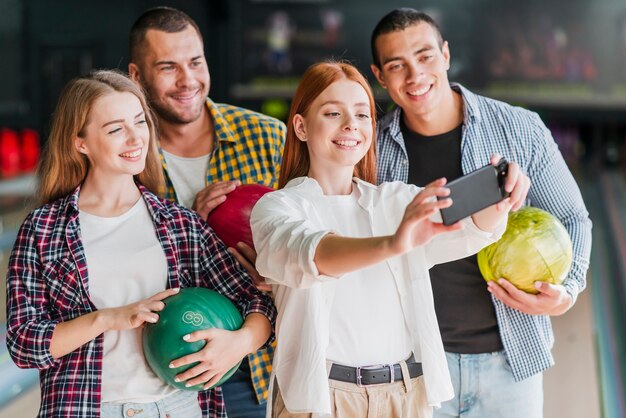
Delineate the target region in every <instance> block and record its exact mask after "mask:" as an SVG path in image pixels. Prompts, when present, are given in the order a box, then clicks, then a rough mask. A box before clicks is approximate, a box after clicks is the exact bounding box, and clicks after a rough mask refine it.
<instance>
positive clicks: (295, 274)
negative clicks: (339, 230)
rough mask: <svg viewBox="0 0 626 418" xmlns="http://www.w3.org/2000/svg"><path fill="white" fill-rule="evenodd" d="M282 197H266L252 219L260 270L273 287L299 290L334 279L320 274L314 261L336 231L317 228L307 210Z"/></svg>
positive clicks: (257, 265)
mask: <svg viewBox="0 0 626 418" xmlns="http://www.w3.org/2000/svg"><path fill="white" fill-rule="evenodd" d="M278 194H279V193H269V194H267V195H265V196H263V197H262V198H261V199H260V200H259V201H258V202H257V204H256V205H255V206H254V209H253V210H252V214H251V216H250V226H251V229H252V236H253V241H254V247H255V249H256V252H257V259H256V268H257V270H258V271H259V273H260V274H261V275H262V276H264V277H266V278H267V281H268V283H270V284H280V285H284V286H288V287H292V288H299V289H301V288H308V287H310V286H312V285H314V284H315V283H319V282H321V281H328V280H334V279H335V278H334V277H330V276H325V275H322V274H320V273H319V271H318V269H317V266H316V265H315V261H314V257H315V251H316V249H317V246H318V245H319V243H320V241H321V240H322V238H324V236H326V235H327V234H329V233H331V232H332V231H331V230H324V229H320V228H315V226H314V225H313V223H312V222H311V220H310V219H309V218H308V214H307V213H306V210H305V209H304V208H302V207H299V206H298V205H296V204H294V202H292V201H291V200H290V199H289V198H286V197H284V195H283V196H280V197H279V196H277V195H278Z"/></svg>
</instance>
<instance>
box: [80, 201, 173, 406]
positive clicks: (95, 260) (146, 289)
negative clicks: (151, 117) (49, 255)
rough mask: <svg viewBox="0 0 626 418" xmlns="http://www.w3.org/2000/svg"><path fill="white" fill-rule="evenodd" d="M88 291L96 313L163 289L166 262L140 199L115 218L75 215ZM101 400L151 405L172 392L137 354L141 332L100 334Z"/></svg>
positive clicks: (139, 352)
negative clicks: (83, 255) (85, 265)
mask: <svg viewBox="0 0 626 418" xmlns="http://www.w3.org/2000/svg"><path fill="white" fill-rule="evenodd" d="M79 222H80V228H81V237H82V241H83V246H84V249H85V257H86V259H87V270H88V272H89V293H90V296H91V300H92V301H93V303H94V305H96V307H97V308H98V309H103V308H114V307H120V306H124V305H128V304H131V303H134V302H137V301H139V300H141V299H145V298H148V297H150V296H152V295H154V294H155V293H158V292H161V291H163V290H165V288H166V285H167V262H166V260H165V254H164V253H163V249H162V248H161V245H160V243H159V241H158V239H157V236H156V232H155V230H154V225H153V223H152V218H151V217H150V213H149V212H148V208H147V206H146V203H145V202H144V200H143V199H141V198H140V199H139V201H138V202H137V203H136V204H135V205H134V206H133V207H132V208H131V209H130V210H128V211H127V212H126V213H124V214H123V215H121V216H115V217H111V218H103V217H100V216H95V215H91V214H89V213H86V212H83V211H81V212H80V214H79ZM103 350H104V356H103V359H102V402H112V403H124V402H156V401H158V400H159V399H162V398H164V397H165V396H167V395H170V394H172V393H174V392H176V391H177V389H175V388H174V387H172V386H169V385H167V384H166V383H164V382H163V381H161V379H159V378H158V377H157V376H156V375H155V374H154V373H153V372H152V370H151V369H150V366H148V363H147V362H146V359H145V357H144V355H143V348H142V335H141V329H133V330H125V331H107V332H105V333H104V345H103Z"/></svg>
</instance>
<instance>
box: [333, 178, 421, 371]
mask: <svg viewBox="0 0 626 418" xmlns="http://www.w3.org/2000/svg"><path fill="white" fill-rule="evenodd" d="M353 189H354V190H353V192H352V194H351V195H348V196H325V197H324V201H325V212H326V213H325V215H326V221H327V227H328V228H329V229H331V230H333V231H335V232H336V233H338V234H339V235H341V236H345V237H353V238H365V237H371V236H372V231H371V228H370V226H369V215H368V213H367V211H366V210H365V209H363V208H362V207H360V206H359V204H358V197H359V190H358V188H357V187H356V185H354V187H353ZM329 336H330V338H329V343H328V348H327V349H326V358H327V359H328V360H331V361H333V362H335V363H339V364H345V365H348V366H355V367H356V366H369V365H375V364H393V363H397V362H399V361H400V360H404V359H406V358H407V357H408V356H409V355H410V354H411V350H412V348H411V347H412V344H411V335H410V334H409V330H408V328H407V326H406V322H405V320H404V314H403V312H402V304H401V303H400V294H399V293H398V287H397V286H396V283H395V282H394V279H393V276H392V275H391V274H390V273H389V268H388V267H387V264H386V263H378V264H375V265H373V266H370V267H367V268H363V269H360V270H356V271H354V272H351V273H348V274H345V275H344V276H342V277H341V280H338V281H337V286H336V288H335V296H334V299H333V303H332V308H331V312H330V334H329Z"/></svg>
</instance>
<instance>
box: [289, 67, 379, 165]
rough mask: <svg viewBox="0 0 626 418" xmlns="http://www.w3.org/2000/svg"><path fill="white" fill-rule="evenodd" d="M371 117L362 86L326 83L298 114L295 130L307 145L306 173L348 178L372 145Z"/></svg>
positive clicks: (295, 120)
mask: <svg viewBox="0 0 626 418" xmlns="http://www.w3.org/2000/svg"><path fill="white" fill-rule="evenodd" d="M371 118H372V115H371V112H370V101H369V96H368V95H367V93H366V91H365V89H364V88H363V87H362V86H361V85H360V84H359V83H357V82H355V81H351V80H348V79H340V80H338V81H335V82H334V83H332V84H331V85H329V86H328V87H327V88H326V89H324V91H322V93H321V94H320V95H319V96H317V98H316V99H315V100H314V101H313V102H312V103H311V107H310V108H309V110H308V111H307V112H306V114H305V115H300V114H297V115H296V116H295V117H294V121H293V123H294V129H295V133H296V135H297V136H298V138H299V139H300V140H301V141H306V144H307V149H308V151H309V156H310V167H309V176H310V177H313V178H320V177H322V176H329V175H331V176H332V175H334V174H337V173H339V172H342V173H349V176H350V177H351V176H352V172H353V170H354V166H355V165H356V164H357V163H358V162H359V161H360V160H361V159H362V158H363V156H364V155H365V153H366V152H367V151H368V149H369V147H370V146H371V144H372V137H373V135H374V131H373V128H372V120H371Z"/></svg>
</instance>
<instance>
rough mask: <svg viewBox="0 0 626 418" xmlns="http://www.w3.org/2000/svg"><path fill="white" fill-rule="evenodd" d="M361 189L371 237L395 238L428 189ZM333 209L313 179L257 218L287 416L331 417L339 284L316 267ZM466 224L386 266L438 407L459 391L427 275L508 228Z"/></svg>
mask: <svg viewBox="0 0 626 418" xmlns="http://www.w3.org/2000/svg"><path fill="white" fill-rule="evenodd" d="M354 182H355V184H356V187H358V189H359V195H360V197H359V200H358V204H359V205H360V206H361V208H363V209H365V210H366V211H367V213H368V214H369V222H370V225H369V226H370V228H371V231H372V236H384V235H390V234H393V233H394V232H395V231H396V229H397V227H398V225H399V224H400V221H401V220H402V217H403V215H404V210H405V208H406V205H407V204H408V203H409V202H410V201H411V200H412V199H413V198H414V197H415V195H417V193H419V191H420V190H421V189H420V188H418V187H416V186H413V185H408V184H405V183H402V182H393V183H384V184H381V185H380V186H374V185H372V184H369V183H367V182H364V181H362V180H359V179H354ZM326 202H327V196H325V195H324V193H323V191H322V189H321V187H320V186H319V184H318V183H317V182H316V181H315V180H314V179H311V178H308V177H300V178H297V179H294V180H292V181H290V182H289V183H288V184H287V185H286V186H285V188H284V189H282V190H278V191H275V192H271V193H268V194H266V195H264V196H263V197H262V198H261V199H260V200H259V201H258V203H257V204H256V206H255V207H254V209H253V210H252V214H251V217H250V224H251V228H252V234H253V240H254V246H255V248H256V250H257V260H256V268H257V270H258V271H259V273H260V274H261V275H262V276H264V277H266V278H267V281H268V283H270V284H272V287H273V292H274V298H275V303H276V306H277V308H278V318H277V322H276V336H277V348H276V352H275V355H274V363H273V371H272V374H273V376H275V378H276V379H277V380H278V385H279V387H280V391H281V395H282V397H283V400H284V402H285V406H286V407H287V409H288V410H289V411H290V412H293V413H301V412H309V413H313V414H314V417H325V416H330V397H329V389H328V374H327V373H328V372H327V370H326V350H327V347H328V343H329V329H330V319H329V318H330V312H331V307H332V302H333V297H334V293H335V287H336V280H337V278H336V277H329V276H324V275H320V274H319V272H318V270H317V267H316V265H315V263H314V261H313V257H314V255H315V250H316V248H317V245H318V243H319V242H320V240H321V239H322V238H323V237H324V236H325V235H326V234H328V233H330V232H334V231H333V230H332V229H330V228H329V226H328V221H327V219H328V218H329V217H330V216H331V215H332V214H331V213H330V212H329V211H331V210H332V206H329V205H327V204H326ZM436 218H437V219H434V220H439V221H440V220H441V218H440V217H439V216H437V217H436ZM463 224H464V229H463V230H461V231H455V232H450V233H447V234H442V235H439V236H437V237H435V238H434V239H433V240H431V241H430V242H429V243H428V244H426V245H424V246H420V247H417V248H415V249H413V250H412V251H410V252H408V253H406V254H404V255H402V256H399V257H393V258H390V259H388V260H386V261H385V262H384V263H385V264H386V266H387V268H386V271H387V273H388V274H389V275H391V276H392V277H393V280H394V281H395V283H396V286H397V289H398V292H399V293H400V303H401V307H402V312H403V313H404V320H405V322H406V325H407V327H408V329H409V333H410V334H411V339H412V341H413V352H414V353H415V357H416V358H417V359H418V360H419V361H421V362H422V366H423V370H424V380H425V384H426V395H427V398H428V402H429V404H430V405H432V406H438V405H440V404H441V402H443V401H445V400H448V399H450V398H452V396H453V389H452V384H451V382H450V377H449V372H448V366H447V363H446V359H445V353H444V350H443V344H442V342H441V335H440V334H439V327H438V325H437V318H436V316H435V309H434V304H433V296H432V290H431V287H430V278H429V275H428V269H429V268H430V267H432V266H433V265H435V264H439V263H445V262H448V261H452V260H456V259H459V258H463V257H466V256H468V255H471V254H474V253H476V252H477V251H479V250H480V249H481V248H483V247H484V246H486V245H488V244H491V243H492V242H495V241H496V240H498V239H499V238H500V236H501V235H502V233H503V232H504V229H505V228H506V217H505V219H504V220H503V222H502V223H501V224H500V225H499V226H498V228H497V230H496V231H494V232H485V231H481V230H480V229H478V228H477V227H476V226H475V225H474V223H473V222H472V220H471V218H468V219H466V220H464V221H463ZM399 321H402V318H399ZM356 349H358V348H357V347H355V350H356ZM272 380H273V379H272ZM271 387H272V386H270V388H271ZM270 408H271V402H268V409H270Z"/></svg>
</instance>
